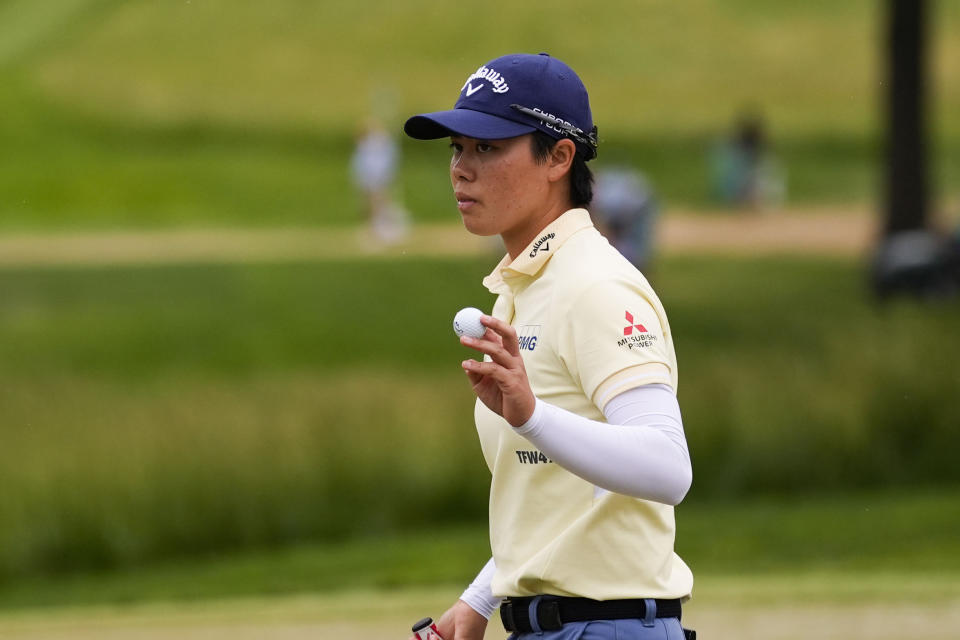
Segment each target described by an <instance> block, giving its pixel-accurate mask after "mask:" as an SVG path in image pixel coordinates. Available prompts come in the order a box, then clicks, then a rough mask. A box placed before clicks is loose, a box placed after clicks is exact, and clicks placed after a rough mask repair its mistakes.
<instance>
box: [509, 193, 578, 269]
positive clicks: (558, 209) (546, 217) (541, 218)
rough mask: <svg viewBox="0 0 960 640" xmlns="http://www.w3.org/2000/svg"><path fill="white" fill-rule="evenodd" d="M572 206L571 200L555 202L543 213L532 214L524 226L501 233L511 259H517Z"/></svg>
mask: <svg viewBox="0 0 960 640" xmlns="http://www.w3.org/2000/svg"><path fill="white" fill-rule="evenodd" d="M572 208H573V205H572V204H570V202H569V201H566V200H565V201H562V202H560V201H558V202H555V203H554V204H553V205H552V206H549V207H546V208H544V209H542V211H541V213H539V214H537V215H533V216H530V217H529V218H528V219H527V220H526V222H525V224H523V226H521V227H517V228H515V229H510V230H509V231H504V232H503V233H502V234H500V237H501V238H502V239H503V244H504V246H505V247H506V248H507V253H508V254H510V259H511V260H516V259H517V256H519V255H520V254H521V253H523V250H524V249H526V248H527V247H528V246H529V245H530V243H531V242H533V241H534V240H535V239H536V237H537V236H538V235H540V232H541V231H543V230H544V229H545V228H546V227H547V225H549V224H550V223H551V222H553V221H554V220H556V219H557V218H559V217H560V216H562V215H563V214H564V213H565V212H567V211H568V210H570V209H572Z"/></svg>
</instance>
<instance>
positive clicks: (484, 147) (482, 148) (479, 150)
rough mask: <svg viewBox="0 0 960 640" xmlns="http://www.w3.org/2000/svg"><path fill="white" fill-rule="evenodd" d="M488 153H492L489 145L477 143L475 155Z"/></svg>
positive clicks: (491, 147)
mask: <svg viewBox="0 0 960 640" xmlns="http://www.w3.org/2000/svg"><path fill="white" fill-rule="evenodd" d="M489 151H493V146H492V145H489V144H487V143H486V142H478V143H477V153H487V152H489Z"/></svg>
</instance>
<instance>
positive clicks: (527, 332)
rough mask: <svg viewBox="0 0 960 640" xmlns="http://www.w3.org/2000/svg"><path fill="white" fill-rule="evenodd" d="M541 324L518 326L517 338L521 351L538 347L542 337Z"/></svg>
mask: <svg viewBox="0 0 960 640" xmlns="http://www.w3.org/2000/svg"><path fill="white" fill-rule="evenodd" d="M540 326H541V325H539V324H525V325H521V326H519V327H517V340H518V341H519V342H520V351H533V350H534V349H536V348H537V341H538V340H539V339H540Z"/></svg>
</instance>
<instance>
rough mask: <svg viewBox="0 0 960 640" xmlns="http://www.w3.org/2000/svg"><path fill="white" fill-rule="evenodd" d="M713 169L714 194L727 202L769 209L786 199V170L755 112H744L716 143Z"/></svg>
mask: <svg viewBox="0 0 960 640" xmlns="http://www.w3.org/2000/svg"><path fill="white" fill-rule="evenodd" d="M711 169H712V174H713V176H712V178H713V191H714V194H715V195H716V196H717V197H718V198H719V199H720V200H721V201H723V202H725V203H727V204H734V205H738V206H745V207H750V208H753V209H768V208H770V207H776V206H779V205H780V204H781V203H782V202H783V198H784V195H785V193H786V183H785V179H784V176H783V172H782V171H781V169H780V167H779V165H778V163H777V161H776V159H775V158H774V156H773V153H772V152H771V150H770V146H769V141H768V140H767V134H766V130H765V128H764V124H763V120H762V119H761V117H760V116H759V115H758V114H757V113H755V112H751V111H745V112H744V114H743V115H742V116H741V117H740V118H739V120H738V121H737V124H736V127H735V129H734V131H733V133H732V135H731V136H730V137H729V138H727V139H725V140H722V141H721V142H720V143H719V144H718V145H717V146H716V148H715V149H714V152H713V158H712V167H711Z"/></svg>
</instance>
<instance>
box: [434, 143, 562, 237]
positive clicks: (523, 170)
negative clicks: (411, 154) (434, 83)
mask: <svg viewBox="0 0 960 640" xmlns="http://www.w3.org/2000/svg"><path fill="white" fill-rule="evenodd" d="M450 140H451V144H450V148H451V150H452V156H451V158H450V181H451V183H452V185H453V193H454V197H455V198H456V199H457V208H458V209H459V210H460V215H461V216H462V218H463V223H464V225H465V226H466V228H467V230H468V231H470V232H471V233H474V234H476V235H481V236H489V235H497V234H499V235H500V236H502V237H503V239H504V242H505V243H506V244H507V246H508V248H509V247H510V244H511V240H516V242H518V243H522V244H525V241H524V239H525V238H527V237H532V236H533V235H534V234H536V233H537V232H538V231H539V230H540V229H542V228H543V226H544V218H545V216H548V215H549V214H550V213H551V211H550V204H551V194H552V191H551V185H552V183H554V182H555V181H556V179H555V177H554V174H555V173H556V172H555V170H553V169H552V168H551V163H550V162H549V161H548V162H543V163H538V162H537V161H536V159H535V158H534V155H533V148H532V144H531V136H530V135H529V134H528V135H523V136H519V137H516V138H506V139H502V140H479V139H477V138H467V137H463V136H452V137H451V138H450Z"/></svg>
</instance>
